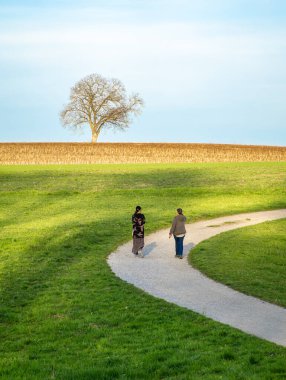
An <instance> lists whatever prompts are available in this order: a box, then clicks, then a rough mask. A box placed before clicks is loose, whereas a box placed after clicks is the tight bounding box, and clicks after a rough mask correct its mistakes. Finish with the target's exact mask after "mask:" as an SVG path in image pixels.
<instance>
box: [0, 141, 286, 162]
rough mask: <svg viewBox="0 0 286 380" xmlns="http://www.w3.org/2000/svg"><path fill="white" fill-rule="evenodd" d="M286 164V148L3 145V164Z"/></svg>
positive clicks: (165, 145) (146, 144)
mask: <svg viewBox="0 0 286 380" xmlns="http://www.w3.org/2000/svg"><path fill="white" fill-rule="evenodd" d="M258 161H260V162H262V161H286V147H273V146H255V145H227V144H187V143H186V144H173V143H168V144H167V143H96V144H91V143H0V164H2V165H11V164H12V165H25V164H94V163H99V164H103V163H106V164H111V163H118V164H120V163H180V162H182V163H183V162H186V163H187V162H258Z"/></svg>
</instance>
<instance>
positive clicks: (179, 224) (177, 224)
mask: <svg viewBox="0 0 286 380" xmlns="http://www.w3.org/2000/svg"><path fill="white" fill-rule="evenodd" d="M186 220H187V218H186V217H185V215H183V214H180V215H177V216H175V218H174V219H173V223H172V227H171V229H170V234H172V235H175V236H176V235H181V234H185V233H186V227H185V223H186Z"/></svg>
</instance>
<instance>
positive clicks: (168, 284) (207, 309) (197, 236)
mask: <svg viewBox="0 0 286 380" xmlns="http://www.w3.org/2000/svg"><path fill="white" fill-rule="evenodd" d="M281 218H286V209H283V210H275V211H262V212H255V213H248V214H239V215H233V216H226V217H222V218H216V219H212V220H207V221H202V222H196V223H193V224H189V225H187V231H188V232H187V234H186V237H185V241H184V245H185V246H184V254H187V253H188V252H189V251H190V249H192V248H193V247H194V246H195V245H196V244H198V243H200V242H201V241H203V240H206V239H209V238H210V237H212V236H214V235H217V234H220V233H222V232H225V231H229V230H233V229H236V228H240V227H246V226H252V225H254V224H258V223H262V222H266V221H271V220H276V219H281ZM168 232H169V229H165V230H161V231H158V232H155V233H153V234H151V235H149V236H147V237H146V238H145V248H144V255H145V257H144V259H141V258H138V257H134V255H133V254H132V253H131V247H132V242H128V243H127V244H124V245H122V246H121V247H119V248H118V250H117V251H116V252H113V253H112V254H111V255H110V256H109V257H108V263H109V265H110V267H111V269H112V271H113V272H114V273H115V274H116V275H117V276H118V277H120V278H121V279H122V280H125V281H127V282H128V283H131V284H133V285H135V286H137V287H138V288H141V289H143V290H144V291H146V292H147V293H149V294H152V295H153V296H155V297H158V298H162V299H164V300H166V301H169V302H172V303H175V304H177V305H179V306H183V307H186V308H188V309H190V310H193V311H195V312H197V313H200V314H203V315H205V316H207V317H209V318H212V319H214V320H215V321H219V322H221V323H225V324H227V325H230V326H232V327H235V328H237V329H239V330H241V331H244V332H246V333H249V334H251V335H255V336H257V337H259V338H263V339H266V340H268V341H270V342H274V343H276V344H279V345H282V346H286V309H284V308H282V307H279V306H276V305H273V304H270V303H268V302H264V301H261V300H259V299H257V298H255V297H251V296H247V295H245V294H242V293H239V292H237V291H235V290H233V289H231V288H229V287H227V286H225V285H222V284H220V283H218V282H216V281H213V280H211V279H210V278H208V277H206V276H204V275H203V274H202V273H201V272H199V271H198V270H196V269H194V268H192V267H191V266H190V265H189V263H188V261H187V258H186V256H185V257H184V259H183V260H179V259H175V258H174V239H168Z"/></svg>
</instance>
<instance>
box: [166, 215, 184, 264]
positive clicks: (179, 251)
mask: <svg viewBox="0 0 286 380" xmlns="http://www.w3.org/2000/svg"><path fill="white" fill-rule="evenodd" d="M177 213H178V215H177V216H175V218H174V219H173V223H172V226H171V229H170V233H169V238H170V237H171V236H172V235H173V236H174V239H175V243H176V257H179V258H180V259H182V258H183V242H184V237H185V234H186V227H185V223H186V220H187V218H186V217H185V215H183V210H182V209H181V208H177Z"/></svg>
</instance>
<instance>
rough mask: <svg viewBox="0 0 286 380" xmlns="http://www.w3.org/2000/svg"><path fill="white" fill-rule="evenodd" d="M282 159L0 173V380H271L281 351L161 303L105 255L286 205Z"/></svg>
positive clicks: (280, 373) (284, 354)
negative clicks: (140, 222)
mask: <svg viewBox="0 0 286 380" xmlns="http://www.w3.org/2000/svg"><path fill="white" fill-rule="evenodd" d="M285 169H286V164H285V163H277V164H270V163H265V164H263V163H261V164H193V165H141V166H140V165H139V166H138V165H137V166H136V165H133V166H132V165H129V166H128V165H124V166H121V165H118V166H116V165H113V166H107V165H102V166H47V167H25V166H24V167H2V168H1V169H0V170H1V171H0V173H1V198H0V202H1V205H0V206H1V220H0V223H1V240H0V258H1V259H0V291H1V293H0V294H1V295H0V297H1V298H0V350H1V356H0V378H3V379H13V380H14V379H15V380H16V379H21V380H23V379H29V380H32V379H49V378H56V379H84V380H86V379H95V378H96V379H104V378H106V379H110V378H122V379H123V378H132V379H135V378H138V379H139V378H140V379H144V378H150V379H163V378H169V379H172V378H173V379H188V378H192V379H201V378H202V377H204V379H212V380H213V379H264V378H265V379H269V378H271V379H275V378H281V377H285V376H286V360H285V359H286V350H285V348H282V347H277V346H275V345H274V344H271V343H267V342H264V341H262V340H260V339H257V338H254V337H250V336H248V335H246V334H243V333H241V332H239V331H236V330H234V329H232V328H230V327H227V326H223V325H221V324H219V323H216V322H213V321H211V320H208V319H206V318H204V317H203V316H199V315H197V314H195V313H192V312H190V311H188V310H184V309H182V308H179V307H177V306H174V305H171V304H168V303H166V302H164V301H161V300H157V299H155V298H152V297H151V296H148V295H146V294H144V293H143V292H142V291H140V290H138V289H136V288H134V287H132V286H131V285H128V284H126V283H124V282H122V281H121V280H119V279H117V278H115V277H114V276H113V274H112V273H111V271H110V269H109V267H108V266H107V264H106V257H107V255H108V253H109V252H111V251H112V250H114V249H115V248H116V247H117V246H118V245H119V244H120V243H122V242H123V241H126V240H128V239H130V214H131V212H132V211H133V208H134V206H135V205H136V204H141V205H142V206H143V207H144V212H145V214H146V216H147V220H148V224H147V231H148V232H151V231H152V230H154V229H158V228H160V227H166V226H167V225H169V223H170V221H171V219H172V217H173V215H174V210H175V208H176V207H178V206H180V207H183V208H184V210H185V214H186V215H188V216H189V217H192V219H193V220H196V219H201V218H209V217H212V216H217V215H223V214H227V213H236V212H243V211H255V210H262V209H273V208H280V207H286V196H285V195H286V191H285V181H286V174H285Z"/></svg>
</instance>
